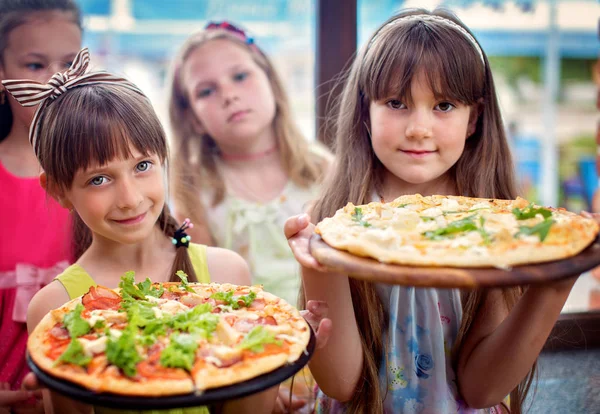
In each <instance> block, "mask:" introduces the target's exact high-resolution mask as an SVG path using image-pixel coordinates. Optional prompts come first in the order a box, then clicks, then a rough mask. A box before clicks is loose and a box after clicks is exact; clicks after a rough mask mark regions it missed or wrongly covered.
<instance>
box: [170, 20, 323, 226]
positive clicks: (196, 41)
mask: <svg viewBox="0 0 600 414" xmlns="http://www.w3.org/2000/svg"><path fill="white" fill-rule="evenodd" d="M217 39H225V40H228V41H230V42H232V43H233V44H236V45H239V46H240V47H243V48H245V49H246V50H247V51H248V53H250V56H251V57H252V59H253V60H254V62H255V63H256V64H257V65H258V66H259V67H260V68H261V69H262V70H263V71H264V72H265V74H266V75H267V78H268V79H269V84H270V86H271V89H272V90H273V96H274V97H275V111H276V112H275V117H274V119H273V128H274V130H275V136H276V139H277V146H278V148H279V152H280V157H281V165H282V167H283V169H284V170H285V172H286V174H287V176H288V177H290V180H291V181H293V182H294V183H295V184H296V185H298V186H300V187H304V188H306V187H308V186H310V185H312V184H313V183H315V182H317V181H320V180H321V178H322V176H323V175H324V174H323V173H324V171H325V169H326V167H327V166H328V164H329V154H328V151H327V150H326V149H325V148H323V150H322V151H320V153H316V152H314V151H311V149H310V147H309V145H308V142H307V140H306V139H305V137H304V136H303V135H302V133H301V132H300V130H299V129H298V127H297V126H296V124H295V123H294V121H293V117H292V113H291V109H290V103H289V99H288V97H287V94H286V93H285V89H284V87H283V83H282V82H281V80H280V79H279V76H278V74H277V72H276V71H275V68H274V66H273V64H272V63H271V61H270V59H269V58H268V57H267V56H266V55H265V54H264V53H263V52H262V51H261V50H260V49H259V48H258V47H254V46H252V47H250V46H248V45H247V44H246V43H244V41H243V40H241V39H240V38H239V37H238V36H237V35H235V34H232V33H231V32H229V31H227V30H223V29H210V30H203V31H200V32H198V33H196V34H194V35H192V36H190V37H189V38H188V39H187V40H186V42H185V43H184V44H183V46H182V47H181V49H180V51H179V53H178V55H177V57H176V58H175V60H174V62H173V69H172V74H171V84H170V93H169V116H170V124H171V131H172V139H173V160H174V163H173V165H174V166H175V171H174V172H175V174H174V177H173V178H174V181H173V188H172V190H173V199H174V200H175V202H176V205H177V211H180V212H182V213H184V214H185V215H187V216H189V217H191V218H192V221H195V222H203V221H204V220H203V219H204V218H203V217H201V216H200V215H201V209H199V208H198V206H199V205H201V202H200V199H199V193H200V190H201V189H203V190H204V191H206V190H210V191H212V192H213V193H214V197H213V200H212V203H213V205H217V204H219V203H221V201H223V197H224V195H225V183H224V182H223V178H222V177H221V176H220V174H219V171H218V169H217V164H216V161H217V158H218V157H219V149H218V147H217V144H216V142H215V141H214V139H213V138H212V137H211V136H210V135H208V134H206V133H202V132H201V131H200V132H199V131H198V130H197V128H196V127H195V126H194V119H195V115H194V113H193V111H192V108H191V107H190V103H189V98H188V93H187V90H186V89H185V85H184V83H183V82H184V80H183V79H182V74H181V72H182V67H183V65H185V62H186V61H187V59H188V57H189V56H190V54H191V53H192V52H193V51H194V50H196V49H198V48H199V47H201V46H202V45H204V44H205V43H207V42H209V41H212V40H217Z"/></svg>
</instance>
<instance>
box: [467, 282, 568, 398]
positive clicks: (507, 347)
mask: <svg viewBox="0 0 600 414" xmlns="http://www.w3.org/2000/svg"><path fill="white" fill-rule="evenodd" d="M575 279H576V278H572V279H569V280H566V281H560V282H555V283H552V284H546V285H539V286H530V287H528V288H527V290H526V291H525V293H524V295H523V296H522V297H521V299H520V300H519V301H518V302H517V304H516V305H515V307H514V308H513V309H512V311H511V312H510V313H509V312H508V309H507V308H506V305H505V303H504V299H503V298H502V292H501V290H499V289H494V290H490V291H489V293H488V296H487V298H486V300H485V302H484V304H483V305H482V308H481V309H480V311H479V314H478V315H477V316H476V318H475V320H474V323H473V325H472V327H471V329H470V330H469V332H468V333H467V336H466V338H465V341H464V344H463V346H462V348H461V350H460V354H459V360H458V369H457V376H458V385H459V388H460V393H461V395H462V396H463V398H464V399H465V401H466V403H467V404H468V405H469V406H471V407H473V408H483V407H490V406H492V405H495V404H498V403H500V402H501V401H502V400H503V399H504V398H505V397H506V396H507V395H508V394H509V393H510V392H511V391H512V390H513V389H514V388H515V387H516V386H517V385H518V384H519V383H520V382H521V381H522V380H523V378H524V377H525V376H526V375H527V373H528V372H529V370H530V369H531V367H532V365H533V363H534V362H535V360H536V358H537V357H538V355H539V353H540V352H541V350H542V347H543V346H544V343H545V342H546V340H547V338H548V335H550V331H551V330H552V327H553V326H554V323H555V322H556V320H557V319H558V316H559V314H560V311H561V310H562V308H563V306H564V303H565V301H566V300H567V297H568V296H569V292H570V291H571V288H572V287H573V284H574V283H575Z"/></svg>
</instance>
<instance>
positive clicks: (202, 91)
mask: <svg viewBox="0 0 600 414" xmlns="http://www.w3.org/2000/svg"><path fill="white" fill-rule="evenodd" d="M212 91H213V90H212V88H205V89H200V90H199V91H198V93H197V94H196V97H197V98H206V97H208V96H210V94H211V93H212Z"/></svg>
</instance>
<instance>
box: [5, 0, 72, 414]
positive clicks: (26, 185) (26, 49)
mask: <svg viewBox="0 0 600 414" xmlns="http://www.w3.org/2000/svg"><path fill="white" fill-rule="evenodd" d="M81 34H82V33H81V15H80V11H79V9H78V7H77V5H76V4H75V3H74V1H72V0H35V1H27V2H24V1H17V0H14V1H8V2H3V6H2V14H1V15H0V80H2V79H35V80H39V81H47V80H48V79H49V78H50V76H51V75H52V74H53V73H55V72H58V71H60V70H64V69H66V68H68V67H69V65H70V62H71V60H72V59H73V57H74V56H75V55H76V54H77V52H78V51H79V49H80V47H81ZM35 109H36V108H35V107H29V108H24V107H22V106H21V105H19V104H18V103H17V102H15V101H14V100H13V99H12V98H11V97H9V96H8V94H7V93H6V92H5V91H4V90H3V88H2V87H1V86H0V333H1V336H2V340H1V341H0V411H2V409H7V408H13V409H17V408H25V406H26V405H28V403H27V402H26V401H25V400H26V399H27V398H28V395H27V393H25V392H14V391H13V392H11V391H8V390H9V389H12V390H18V389H19V387H20V384H21V380H22V379H23V376H24V375H25V374H26V373H27V372H28V370H27V367H26V363H25V347H26V341H27V327H26V324H25V317H26V310H27V305H28V303H29V300H30V299H31V297H33V295H34V294H35V293H36V292H37V291H38V290H39V288H40V287H41V286H43V285H45V284H46V283H48V282H49V281H51V280H52V279H53V278H54V277H55V276H56V275H58V274H59V273H60V272H61V271H62V269H63V268H65V267H67V266H68V264H69V262H70V261H71V254H70V235H71V232H70V216H69V212H68V211H67V210H65V209H63V208H61V207H60V206H59V205H58V203H57V202H56V201H54V200H53V199H52V198H50V197H47V196H46V193H45V191H44V190H43V189H42V187H41V186H40V184H39V178H38V177H39V174H40V167H39V164H38V162H37V159H36V158H35V155H34V153H33V150H32V149H31V145H30V144H29V140H28V132H29V125H30V123H31V120H32V118H33V114H34V113H35Z"/></svg>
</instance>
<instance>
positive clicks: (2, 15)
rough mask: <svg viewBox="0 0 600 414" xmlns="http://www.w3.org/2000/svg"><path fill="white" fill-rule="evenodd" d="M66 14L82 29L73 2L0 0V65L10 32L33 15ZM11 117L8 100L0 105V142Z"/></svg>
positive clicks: (9, 125)
mask: <svg viewBox="0 0 600 414" xmlns="http://www.w3.org/2000/svg"><path fill="white" fill-rule="evenodd" d="M53 11H59V12H66V13H70V14H71V15H72V19H73V22H74V23H75V24H76V25H77V26H78V27H79V28H80V29H82V25H81V11H80V10H79V7H78V6H77V3H75V2H74V1H73V0H0V64H2V65H4V50H5V49H6V47H7V46H8V44H7V43H8V37H9V34H10V32H12V31H13V30H14V29H16V28H17V27H19V26H20V25H22V24H23V23H25V22H26V21H27V19H28V18H29V17H31V15H32V14H34V13H40V12H53ZM12 123H13V115H12V111H11V110H10V105H9V103H8V99H5V102H4V104H1V105H0V141H2V140H3V139H4V138H6V136H7V135H8V134H9V133H10V129H11V128H12Z"/></svg>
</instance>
